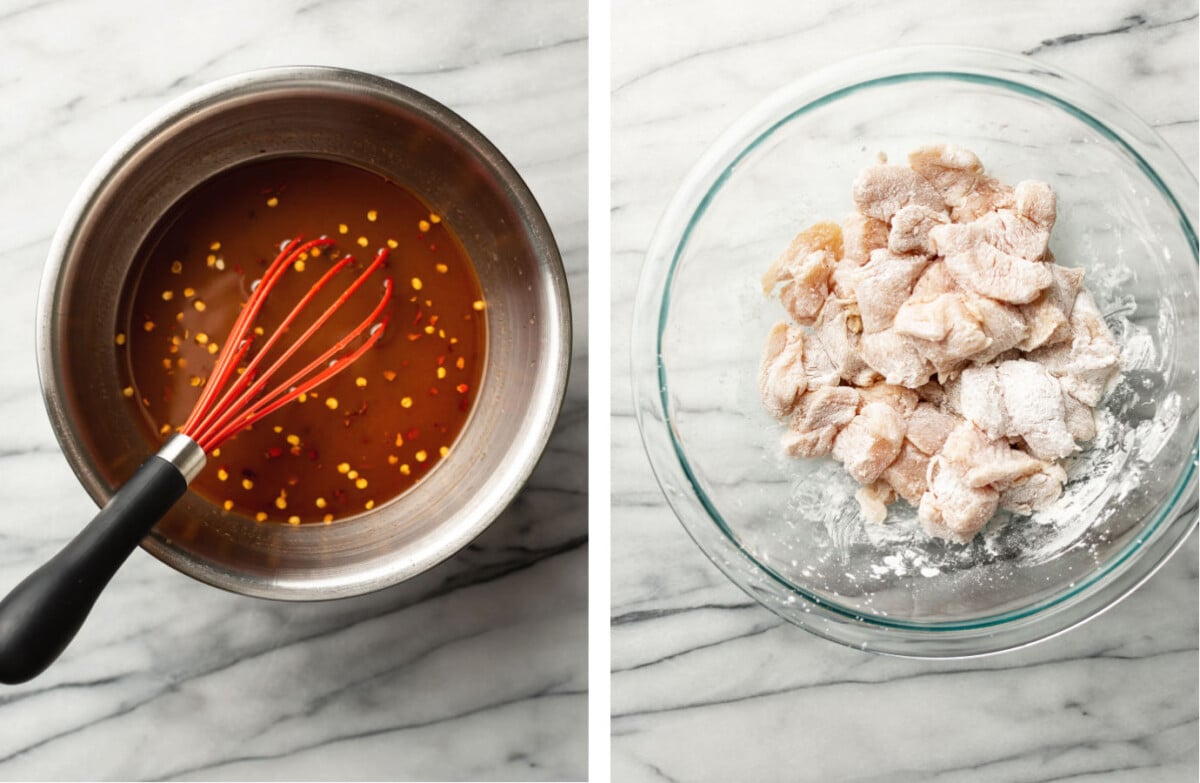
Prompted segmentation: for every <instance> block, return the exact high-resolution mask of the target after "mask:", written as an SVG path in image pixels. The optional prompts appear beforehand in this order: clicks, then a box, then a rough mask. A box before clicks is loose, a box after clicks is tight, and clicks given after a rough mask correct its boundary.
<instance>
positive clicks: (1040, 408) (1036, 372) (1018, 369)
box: [996, 359, 1075, 460]
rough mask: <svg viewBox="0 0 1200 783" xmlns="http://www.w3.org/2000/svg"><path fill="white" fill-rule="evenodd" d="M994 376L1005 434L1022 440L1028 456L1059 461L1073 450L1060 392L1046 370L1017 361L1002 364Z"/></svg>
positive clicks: (1055, 381)
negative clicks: (1004, 415)
mask: <svg viewBox="0 0 1200 783" xmlns="http://www.w3.org/2000/svg"><path fill="white" fill-rule="evenodd" d="M996 376H997V380H998V381H999V384H1000V388H1001V389H1002V390H1003V405H1004V408H1005V410H1006V412H1007V418H1008V426H1007V430H1006V431H1005V433H1004V434H1006V435H1008V436H1010V437H1017V436H1019V437H1020V438H1022V439H1023V440H1024V441H1025V445H1026V446H1027V447H1028V448H1029V453H1030V454H1032V455H1033V456H1035V457H1038V458H1039V459H1044V460H1057V459H1062V458H1063V457H1065V456H1067V455H1069V454H1071V453H1072V452H1074V451H1075V439H1074V438H1072V437H1071V433H1070V432H1068V431H1067V422H1066V416H1067V413H1066V408H1065V406H1064V405H1063V399H1062V389H1061V388H1060V387H1059V384H1058V381H1057V380H1056V379H1055V378H1054V377H1053V376H1052V375H1050V373H1048V372H1047V371H1046V368H1045V367H1043V366H1042V365H1040V364H1038V363H1037V362H1031V361H1027V360H1025V359H1018V360H1016V361H1008V362H1002V363H1001V364H1000V365H999V366H998V367H997V368H996Z"/></svg>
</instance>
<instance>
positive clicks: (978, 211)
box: [950, 177, 1015, 222]
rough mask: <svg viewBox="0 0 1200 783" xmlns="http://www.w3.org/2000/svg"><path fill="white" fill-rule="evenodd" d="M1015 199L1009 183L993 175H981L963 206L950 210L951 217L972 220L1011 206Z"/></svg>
mask: <svg viewBox="0 0 1200 783" xmlns="http://www.w3.org/2000/svg"><path fill="white" fill-rule="evenodd" d="M1014 201H1015V198H1014V196H1013V189H1012V188H1010V187H1009V186H1008V185H1004V184H1002V183H1001V182H999V181H997V180H995V179H992V178H991V177H981V178H979V179H978V180H976V182H975V190H973V191H971V192H970V193H968V194H967V196H966V198H964V199H963V203H962V206H959V207H955V208H954V209H952V210H951V211H950V217H951V219H952V220H955V221H959V222H970V221H972V220H978V219H979V218H981V217H983V216H984V215H986V214H987V213H989V212H994V211H995V210H997V209H1005V208H1006V207H1011V206H1012V205H1013V203H1014Z"/></svg>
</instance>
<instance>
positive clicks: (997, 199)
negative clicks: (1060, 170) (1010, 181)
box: [908, 144, 1013, 222]
mask: <svg viewBox="0 0 1200 783" xmlns="http://www.w3.org/2000/svg"><path fill="white" fill-rule="evenodd" d="M908 165H910V166H912V168H913V170H914V171H916V172H917V173H918V174H920V175H921V176H922V177H924V178H925V179H926V181H928V182H930V183H931V184H932V185H933V186H934V188H935V189H936V190H937V191H938V193H939V194H940V195H941V197H942V200H943V201H945V202H946V204H947V205H948V206H949V207H950V208H951V209H950V216H951V218H952V219H953V220H955V221H956V222H961V221H969V220H974V219H976V218H977V217H979V216H980V215H983V214H985V213H987V212H990V211H992V210H994V209H997V208H1000V207H1007V206H1011V205H1012V204H1013V191H1012V188H1010V187H1008V186H1007V185H1002V184H1000V183H999V182H997V181H996V180H994V179H992V178H991V177H989V176H987V175H986V174H984V173H983V164H982V163H980V162H979V158H978V157H976V156H975V153H973V152H971V151H970V150H968V149H964V148H963V147H957V146H955V145H953V144H935V145H933V146H929V147H921V148H920V149H917V150H914V151H913V152H911V153H909V156H908Z"/></svg>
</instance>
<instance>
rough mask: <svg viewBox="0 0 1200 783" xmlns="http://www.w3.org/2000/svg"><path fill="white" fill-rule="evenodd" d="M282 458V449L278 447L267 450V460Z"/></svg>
mask: <svg viewBox="0 0 1200 783" xmlns="http://www.w3.org/2000/svg"><path fill="white" fill-rule="evenodd" d="M282 456H283V449H281V448H280V447H279V446H271V447H270V448H269V449H267V459H279V458H280V457H282Z"/></svg>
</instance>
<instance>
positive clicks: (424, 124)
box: [37, 67, 571, 600]
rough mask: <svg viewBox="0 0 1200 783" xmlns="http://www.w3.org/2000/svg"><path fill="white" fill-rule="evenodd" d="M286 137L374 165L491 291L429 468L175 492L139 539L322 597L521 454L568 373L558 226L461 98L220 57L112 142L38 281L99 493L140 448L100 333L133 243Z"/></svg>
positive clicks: (375, 567)
mask: <svg viewBox="0 0 1200 783" xmlns="http://www.w3.org/2000/svg"><path fill="white" fill-rule="evenodd" d="M284 155H289V156H294V155H302V156H317V157H324V158H330V159H334V160H339V161H343V162H346V163H350V164H353V165H356V166H359V167H361V168H364V169H368V170H370V171H374V172H376V173H379V174H381V175H384V176H386V177H388V178H390V179H392V180H393V181H396V182H398V183H400V184H402V185H404V186H405V187H407V188H409V189H410V190H412V191H413V192H414V193H416V194H418V195H419V196H420V197H421V198H422V199H424V200H425V201H426V202H427V203H428V204H429V205H430V206H431V207H432V208H433V209H434V210H436V211H437V212H439V213H440V214H442V215H444V216H446V219H447V221H448V223H449V224H450V225H451V226H452V227H453V228H454V230H455V232H456V233H457V235H458V237H459V239H460V240H461V241H462V244H463V246H464V247H465V249H466V250H467V252H468V253H469V255H470V257H471V259H472V260H473V262H474V264H475V268H476V271H477V272H478V275H479V280H480V283H481V285H482V287H483V292H484V296H485V298H486V299H487V300H488V310H487V311H486V312H487V318H488V321H487V327H488V345H487V360H486V366H485V368H484V373H483V381H482V386H481V388H480V392H479V397H478V400H477V402H476V405H475V410H474V412H473V413H472V415H471V418H470V420H469V421H468V423H467V425H466V427H465V428H464V430H463V432H462V434H461V435H460V438H459V440H458V442H457V444H456V446H455V448H454V449H452V450H451V452H450V454H449V456H448V457H447V458H446V459H445V460H444V461H442V463H441V464H439V465H438V466H437V467H436V468H435V469H434V470H433V471H432V472H431V473H430V475H429V476H428V477H426V478H425V479H424V480H422V481H421V482H420V483H419V484H417V485H416V486H415V487H414V488H413V489H411V490H410V491H409V492H407V493H405V494H404V495H402V496H400V497H399V498H397V499H395V500H393V501H392V502H389V503H386V504H384V505H382V506H380V507H377V508H375V509H374V510H372V511H370V512H367V513H364V514H360V515H358V516H356V517H353V518H350V519H346V520H343V521H341V522H339V523H335V524H333V525H314V526H300V527H293V526H290V525H275V524H270V525H263V524H258V523H256V522H254V521H253V520H251V519H248V518H245V517H241V516H238V515H235V514H228V513H224V512H222V511H220V510H219V509H217V508H215V507H214V506H213V505H211V504H210V503H208V502H206V501H205V500H203V499H202V498H200V497H199V496H197V495H195V494H194V493H189V494H188V495H187V496H186V497H185V498H184V499H183V500H182V501H180V503H179V504H178V505H177V506H176V507H175V509H174V510H173V511H172V512H171V514H170V515H168V517H167V518H166V519H164V520H163V521H162V522H161V523H160V524H159V525H158V526H157V528H155V530H154V532H153V533H152V534H151V535H150V537H149V538H147V539H146V540H145V541H144V542H143V544H142V546H143V547H144V548H145V549H146V550H147V551H148V552H150V554H152V555H154V556H155V557H157V558H158V559H160V560H162V561H163V562H164V563H167V564H168V565H170V566H172V567H174V568H176V569H178V570H180V571H182V572H183V573H185V574H188V575H190V576H193V577H195V578H197V579H199V580H201V581H204V582H207V583H209V584H212V585H216V586H218V587H222V588H225V589H228V590H232V591H235V592H238V593H244V594H247V595H256V596H262V597H267V598H281V599H294V600H308V599H324V598H338V597H343V596H350V595H356V594H360V593H365V592H369V591H371V590H377V589H379V588H382V587H386V586H388V585H391V584H395V583H396V582H400V581H402V580H404V579H407V578H409V577H411V576H414V575H415V574H418V573H420V572H422V571H425V570H426V569H429V568H431V567H432V566H434V565H435V564H437V563H439V562H441V561H443V560H445V559H446V558H448V557H450V556H451V555H452V554H454V553H455V552H456V551H458V550H459V549H461V548H462V547H463V546H465V545H466V544H467V543H468V542H470V541H471V540H472V539H473V538H475V536H477V535H478V534H479V533H480V532H481V531H483V529H484V528H486V527H487V526H488V525H489V524H490V523H491V522H492V520H493V519H495V518H496V516H497V515H499V513H500V512H501V511H502V510H503V509H504V507H505V506H506V505H508V503H509V502H510V501H511V500H512V498H513V497H514V496H515V495H516V493H517V492H518V491H519V490H520V488H521V486H522V484H524V482H525V480H526V479H527V478H528V477H529V474H530V473H531V472H532V470H533V468H534V465H535V464H536V463H537V461H538V458H539V457H540V455H541V453H542V450H543V449H544V447H545V445H546V441H547V440H548V439H549V437H550V432H551V428H552V427H553V424H554V421H555V418H556V417H557V415H558V410H559V407H560V405H561V403H562V398H563V393H564V390H565V388H566V378H567V367H568V360H569V355H570V344H571V327H570V313H569V303H568V299H567V285H566V275H565V273H564V271H563V267H562V260H561V258H560V257H559V254H558V249H557V247H556V245H555V243H554V238H553V236H552V235H551V233H550V228H549V226H548V225H547V223H546V219H545V217H544V216H543V214H542V212H541V210H540V209H539V208H538V205H537V203H536V202H535V201H534V198H533V196H532V194H531V193H530V192H529V189H528V188H527V187H526V186H525V183H524V182H522V180H521V178H520V176H519V175H518V174H517V172H516V171H515V170H514V169H513V167H512V166H511V165H510V164H509V162H508V161H507V160H505V159H504V157H503V156H502V155H501V154H500V152H499V151H497V150H496V148H495V147H493V146H492V145H491V144H490V143H489V142H488V141H487V139H485V138H484V137H483V135H482V134H480V133H479V131H477V130H476V129H475V128H473V127H471V126H470V125H469V124H467V123H466V122H465V121H464V120H463V119H462V118H461V117H459V116H457V115H456V114H454V113H453V112H451V111H450V110H449V109H447V108H446V107H445V106H442V105H441V104H439V103H437V102H436V101H434V100H432V99H430V98H428V97H426V96H425V95H422V94H420V93H418V92H416V91H414V90H411V89H409V88H407V87H404V86H401V85H399V84H395V83H393V82H390V81H387V80H385V79H381V78H378V77H375V76H370V75H367V74H363V73H358V72H354V71H347V70H340V69H333V68H315V67H289V68H272V69H267V70H261V71H254V72H250V73H246V74H242V75H238V76H233V77H230V78H227V79H223V80H221V81H218V82H214V83H212V84H210V85H207V86H205V87H202V88H199V89H197V90H195V91H194V92H191V93H189V94H187V95H185V96H184V97H182V98H181V99H179V100H177V101H175V102H173V103H171V104H170V105H168V106H166V107H164V108H163V109H162V110H160V111H159V112H157V113H156V114H154V115H152V116H151V117H149V118H148V119H146V120H145V121H144V122H143V123H141V124H140V125H138V126H137V127H135V128H134V129H133V130H132V131H130V133H129V134H128V135H126V136H125V138H123V139H122V140H121V141H120V142H118V143H117V145H116V146H115V147H114V148H113V149H112V150H110V151H109V153H108V154H107V155H106V156H105V157H104V159H103V160H101V161H100V163H99V164H98V165H97V166H96V168H95V169H94V170H93V171H92V173H91V174H90V175H89V176H88V178H87V181H86V182H84V184H83V186H82V187H81V188H80V190H79V192H78V193H77V194H76V196H75V199H74V200H73V201H72V203H71V205H70V207H69V208H68V210H67V214H66V216H65V217H64V218H63V222H62V224H61V226H60V227H59V230H58V233H57V234H56V236H55V237H54V241H53V243H52V245H51V248H50V257H49V261H48V264H47V267H46V272H45V276H44V278H43V281H42V291H41V301H40V302H39V306H38V316H37V356H38V369H39V373H40V375H41V383H42V392H43V395H44V397H45V401H46V407H47V410H48V411H49V414H50V420H51V423H52V424H53V426H54V431H55V434H56V435H57V437H58V440H59V443H60V444H61V445H62V448H63V451H64V452H65V453H66V456H67V460H68V461H69V462H70V464H71V467H72V468H73V469H74V470H75V473H76V475H77V476H79V480H80V481H81V482H82V483H83V485H84V487H85V488H86V489H87V491H88V493H89V494H90V495H91V496H92V498H93V499H95V500H96V502H98V503H104V502H106V501H107V500H108V498H109V497H110V496H111V495H112V493H113V492H114V491H115V489H116V488H117V487H118V486H120V484H121V483H123V482H124V481H125V480H126V479H127V478H128V477H129V476H130V475H132V473H133V471H134V470H135V469H136V467H137V466H138V465H139V464H140V463H141V462H142V460H143V459H145V458H146V457H147V456H148V455H149V454H150V453H152V452H153V450H154V448H155V445H154V444H151V443H147V442H146V440H145V438H144V436H143V435H142V434H141V431H140V429H139V427H138V426H137V425H136V422H135V421H134V420H133V417H132V415H131V412H130V411H129V409H128V406H127V405H125V404H123V401H122V399H121V398H120V388H121V386H120V383H119V382H118V374H117V353H116V351H114V350H113V346H112V338H113V334H114V333H115V332H116V331H117V327H116V324H117V318H118V301H119V298H120V297H119V294H120V291H121V289H122V284H123V282H124V281H125V279H126V277H127V276H128V275H129V274H130V272H131V267H132V265H133V262H134V258H135V254H136V252H137V250H138V248H139V247H140V246H141V244H142V242H143V240H144V239H145V238H146V236H147V234H148V233H149V232H150V231H151V230H152V228H153V227H154V225H155V223H156V222H157V221H158V219H159V218H160V217H161V216H162V215H163V213H164V212H166V211H167V209H169V208H170V206H171V205H172V204H174V203H175V202H176V201H177V200H178V199H179V198H181V197H182V196H183V195H184V194H186V193H187V192H188V191H189V190H191V189H192V188H194V187H195V186H197V185H199V184H200V183H201V182H203V181H204V180H206V179H208V178H209V177H211V176H213V175H214V174H217V173H218V172H220V171H223V170H225V169H228V168H230V167H232V166H235V165H238V164H241V163H245V162H247V161H252V160H259V159H263V158H268V157H277V156H284ZM83 521H85V520H83V519H81V520H80V522H81V523H82V522H83Z"/></svg>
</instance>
